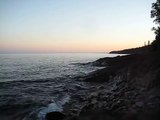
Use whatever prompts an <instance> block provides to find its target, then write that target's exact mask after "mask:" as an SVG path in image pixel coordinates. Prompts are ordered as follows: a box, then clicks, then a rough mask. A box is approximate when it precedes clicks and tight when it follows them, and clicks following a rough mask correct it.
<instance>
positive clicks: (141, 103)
mask: <svg viewBox="0 0 160 120" xmlns="http://www.w3.org/2000/svg"><path fill="white" fill-rule="evenodd" d="M135 104H136V106H137V107H143V105H144V103H143V102H136V103H135Z"/></svg>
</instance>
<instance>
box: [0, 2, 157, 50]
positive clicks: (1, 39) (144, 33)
mask: <svg viewBox="0 0 160 120" xmlns="http://www.w3.org/2000/svg"><path fill="white" fill-rule="evenodd" d="M153 2H155V0H0V52H14V51H15V52H18V51H19V52H109V51H111V50H119V49H124V48H131V47H139V46H143V45H144V42H147V41H148V40H150V41H152V40H154V37H155V35H154V33H153V31H151V28H152V27H153V26H154V24H153V19H151V18H150V11H151V3H153Z"/></svg>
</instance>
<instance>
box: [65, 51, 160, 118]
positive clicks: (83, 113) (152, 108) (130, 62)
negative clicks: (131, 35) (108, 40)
mask: <svg viewBox="0 0 160 120" xmlns="http://www.w3.org/2000/svg"><path fill="white" fill-rule="evenodd" d="M155 55H157V54H152V53H147V54H133V55H132V54H131V55H126V56H117V57H113V58H108V57H106V58H100V59H98V60H97V61H95V62H92V63H88V64H92V65H94V66H104V67H105V68H103V69H100V70H97V71H95V72H93V73H91V74H89V75H87V76H85V77H83V78H81V79H80V80H82V81H84V82H88V83H95V84H97V88H94V89H95V90H88V93H87V92H86V94H80V95H77V96H76V97H77V101H76V102H75V103H74V101H70V103H69V104H68V105H65V106H64V108H65V107H66V108H65V109H64V114H65V115H66V116H67V117H66V119H67V120H72V119H75V120H83V119H86V120H92V117H97V120H104V119H107V118H108V119H107V120H128V119H134V120H146V119H147V120H158V119H159V118H160V115H159V113H160V109H159V107H160V88H159V81H157V80H158V79H156V75H157V70H158V69H157V67H158V66H159V59H160V57H159V56H158V57H155ZM68 116H69V117H68Z"/></svg>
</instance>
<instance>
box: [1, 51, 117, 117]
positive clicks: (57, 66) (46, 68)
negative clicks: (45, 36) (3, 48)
mask: <svg viewBox="0 0 160 120" xmlns="http://www.w3.org/2000/svg"><path fill="white" fill-rule="evenodd" d="M113 56H117V55H116V54H106V53H54V54H0V113H1V114H0V119H3V118H4V119H8V120H9V119H13V118H14V119H15V118H16V119H23V120H32V119H33V120H43V119H44V116H45V114H46V113H47V112H50V111H54V110H59V111H60V110H62V106H63V105H64V104H65V102H67V101H68V100H69V99H70V97H71V96H72V95H73V94H76V91H77V90H79V89H80V88H85V87H88V86H86V84H85V82H80V81H76V77H78V76H84V75H87V74H88V73H90V72H93V71H95V70H97V69H101V68H100V67H95V66H91V65H82V64H79V63H87V62H92V61H95V60H97V59H99V58H102V57H113ZM55 103H56V104H55ZM57 105H58V106H59V107H58V108H56V106H57ZM7 114H10V115H9V116H8V115H7Z"/></svg>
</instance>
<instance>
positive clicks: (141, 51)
mask: <svg viewBox="0 0 160 120" xmlns="http://www.w3.org/2000/svg"><path fill="white" fill-rule="evenodd" d="M151 49H152V46H151V45H148V46H143V47H137V48H130V49H124V50H118V51H111V52H110V53H116V54H144V53H148V52H149V51H150V50H151Z"/></svg>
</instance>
